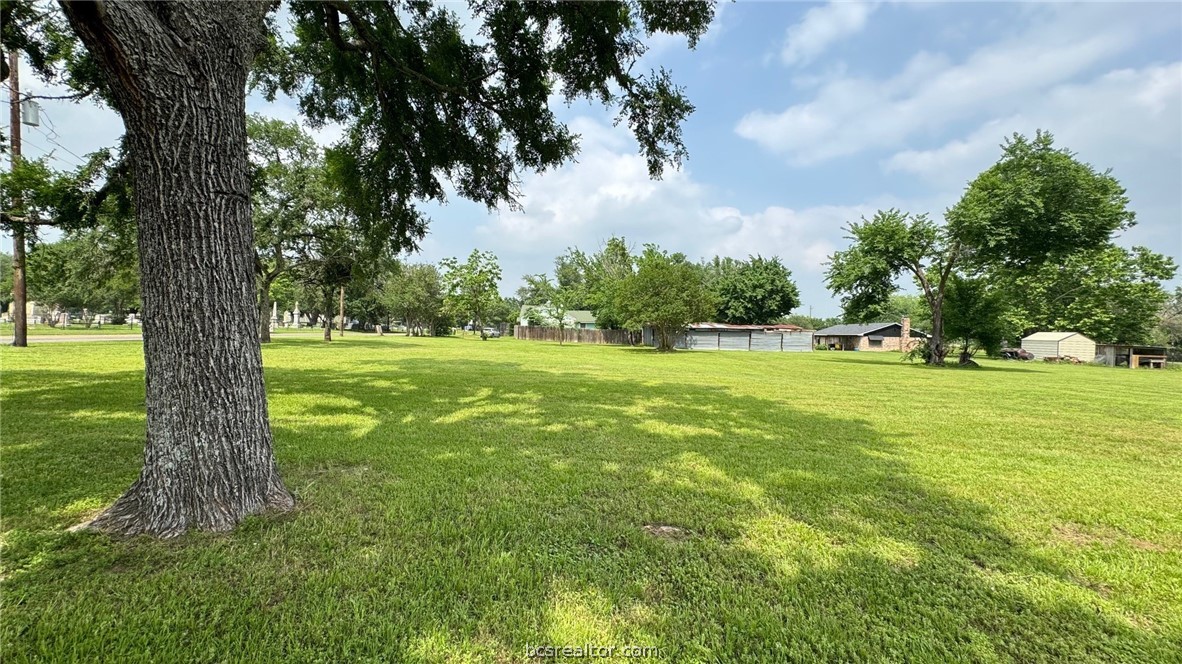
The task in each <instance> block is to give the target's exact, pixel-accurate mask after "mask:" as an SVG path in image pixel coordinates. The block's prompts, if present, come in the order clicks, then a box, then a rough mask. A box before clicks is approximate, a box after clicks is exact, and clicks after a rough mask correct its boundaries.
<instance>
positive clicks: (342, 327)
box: [341, 286, 345, 337]
mask: <svg viewBox="0 0 1182 664" xmlns="http://www.w3.org/2000/svg"><path fill="white" fill-rule="evenodd" d="M341 336H342V337H343V336H345V287H344V286H341Z"/></svg>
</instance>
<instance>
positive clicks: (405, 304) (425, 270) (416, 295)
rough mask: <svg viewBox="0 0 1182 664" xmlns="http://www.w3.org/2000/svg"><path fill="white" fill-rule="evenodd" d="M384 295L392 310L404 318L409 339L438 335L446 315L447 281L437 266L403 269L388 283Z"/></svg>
mask: <svg viewBox="0 0 1182 664" xmlns="http://www.w3.org/2000/svg"><path fill="white" fill-rule="evenodd" d="M384 295H385V297H386V302H387V304H388V306H389V307H390V310H391V311H392V312H393V313H394V315H395V316H399V317H401V318H402V322H403V324H404V325H405V326H406V335H407V336H411V335H414V336H420V335H422V334H424V333H433V332H434V330H435V322H436V321H437V320H439V318H440V317H441V315H442V312H443V279H442V278H441V277H440V274H439V270H437V269H436V268H435V266H434V265H431V264H430V263H419V264H415V265H404V266H402V269H401V270H400V271H399V273H398V275H397V276H396V277H395V278H394V279H391V280H390V281H389V282H387V284H386V286H385V288H384Z"/></svg>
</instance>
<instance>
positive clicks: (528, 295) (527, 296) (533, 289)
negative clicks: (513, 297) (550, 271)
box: [517, 274, 554, 305]
mask: <svg viewBox="0 0 1182 664" xmlns="http://www.w3.org/2000/svg"><path fill="white" fill-rule="evenodd" d="M521 280H522V281H524V282H525V283H524V285H522V286H521V287H520V288H518V289H517V299H519V300H521V302H522V304H532V305H540V304H543V303H545V302H548V301H549V300H550V298H552V297H554V284H553V283H551V281H550V277H547V276H546V275H544V274H527V275H525V276H524V277H522V278H521Z"/></svg>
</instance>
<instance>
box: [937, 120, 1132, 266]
mask: <svg viewBox="0 0 1182 664" xmlns="http://www.w3.org/2000/svg"><path fill="white" fill-rule="evenodd" d="M1128 203H1129V199H1128V198H1127V197H1126V196H1125V190H1124V188H1123V187H1121V185H1120V183H1119V182H1118V181H1117V180H1116V178H1115V177H1113V176H1112V174H1111V173H1110V172H1108V171H1105V172H1103V173H1101V172H1099V171H1097V170H1096V169H1095V168H1093V167H1092V166H1091V165H1089V164H1086V163H1084V162H1081V161H1079V160H1078V159H1076V157H1075V154H1074V153H1072V152H1071V151H1069V150H1067V149H1057V148H1055V146H1054V137H1053V136H1052V135H1051V134H1050V133H1049V132H1044V131H1039V132H1038V133H1037V134H1035V137H1034V138H1033V139H1028V138H1026V137H1025V136H1022V135H1021V134H1014V135H1013V136H1012V137H1011V138H1009V139H1008V140H1007V141H1006V142H1005V144H1004V145H1003V146H1002V156H1001V159H1000V160H999V161H998V162H997V163H996V164H994V165H993V166H991V167H989V168H988V169H986V170H985V171H984V172H983V173H981V174H980V175H978V176H977V177H976V178H975V179H974V180H973V181H972V182H970V183H969V186H968V189H967V190H966V191H965V193H964V196H963V197H961V199H960V201H958V202H957V203H956V205H954V206H953V207H952V208H951V209H950V210H948V213H947V215H946V218H947V221H948V227H949V231H950V233H951V235H952V236H953V237H954V238H956V241H957V242H959V243H961V244H962V245H963V247H964V250H965V256H964V258H965V259H966V260H967V261H968V264H969V265H972V266H976V267H981V268H1004V269H1010V270H1014V269H1025V268H1031V269H1038V267H1039V266H1041V265H1043V264H1045V263H1046V262H1047V261H1052V260H1058V259H1061V258H1065V257H1067V256H1070V255H1071V254H1074V253H1076V252H1078V251H1085V250H1090V249H1096V248H1098V247H1101V246H1103V245H1105V244H1107V243H1108V241H1109V239H1110V238H1111V237H1112V236H1113V234H1114V233H1117V232H1119V231H1123V230H1126V229H1128V228H1130V227H1131V226H1133V224H1134V223H1135V222H1134V214H1133V212H1132V211H1131V210H1129V209H1128Z"/></svg>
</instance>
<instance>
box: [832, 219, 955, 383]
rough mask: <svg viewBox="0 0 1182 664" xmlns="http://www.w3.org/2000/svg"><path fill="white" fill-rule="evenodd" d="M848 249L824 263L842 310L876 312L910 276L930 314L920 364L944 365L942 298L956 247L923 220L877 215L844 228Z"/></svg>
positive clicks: (862, 313) (861, 312) (939, 230)
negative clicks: (925, 346)
mask: <svg viewBox="0 0 1182 664" xmlns="http://www.w3.org/2000/svg"><path fill="white" fill-rule="evenodd" d="M848 229H849V232H850V236H849V237H850V240H852V244H851V245H850V247H849V248H848V249H846V250H845V251H839V252H836V253H834V254H833V256H831V257H830V259H829V270H828V272H827V273H826V282H827V284H828V286H829V288H830V290H832V291H833V292H835V293H838V294H841V295H842V310H843V311H845V312H847V314H850V313H851V312H852V315H854V316H867V315H869V313H868V312H875V311H877V310H881V308H882V307H884V306H885V305H886V304H887V303H888V302H889V301H890V296H891V295H892V294H893V293H894V291H895V289H896V288H897V286H896V285H895V284H896V280H897V279H898V278H899V277H900V276H901V275H903V274H908V275H910V276H911V277H912V278H913V279H914V280H915V283H916V284H917V285H918V286H919V289H920V292H921V293H923V298H924V300H925V301H926V303H927V306H928V310H929V311H931V313H932V326H931V331H930V333H931V338H930V339H929V341H928V344H927V349H926V353H925V358H924V359H925V361H926V362H928V363H929V364H936V365H941V364H944V357H945V356H946V355H947V353H948V349H947V347H946V346H945V343H944V319H943V308H944V297H945V291H946V289H947V287H948V281H949V279H950V277H951V276H952V273H953V270H954V269H955V267H956V262H957V259H958V258H959V256H960V252H961V246H960V243H959V242H957V241H956V240H955V239H953V238H951V237H949V235H948V233H947V232H946V229H944V228H941V227H939V226H937V225H936V224H934V223H933V222H932V221H931V220H929V219H928V217H927V215H909V214H906V213H904V212H900V211H898V210H879V211H878V212H876V213H875V215H874V217H873V218H872V219H870V220H867V219H865V218H863V219H862V222H861V223H853V224H850V226H849V227H848Z"/></svg>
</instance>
